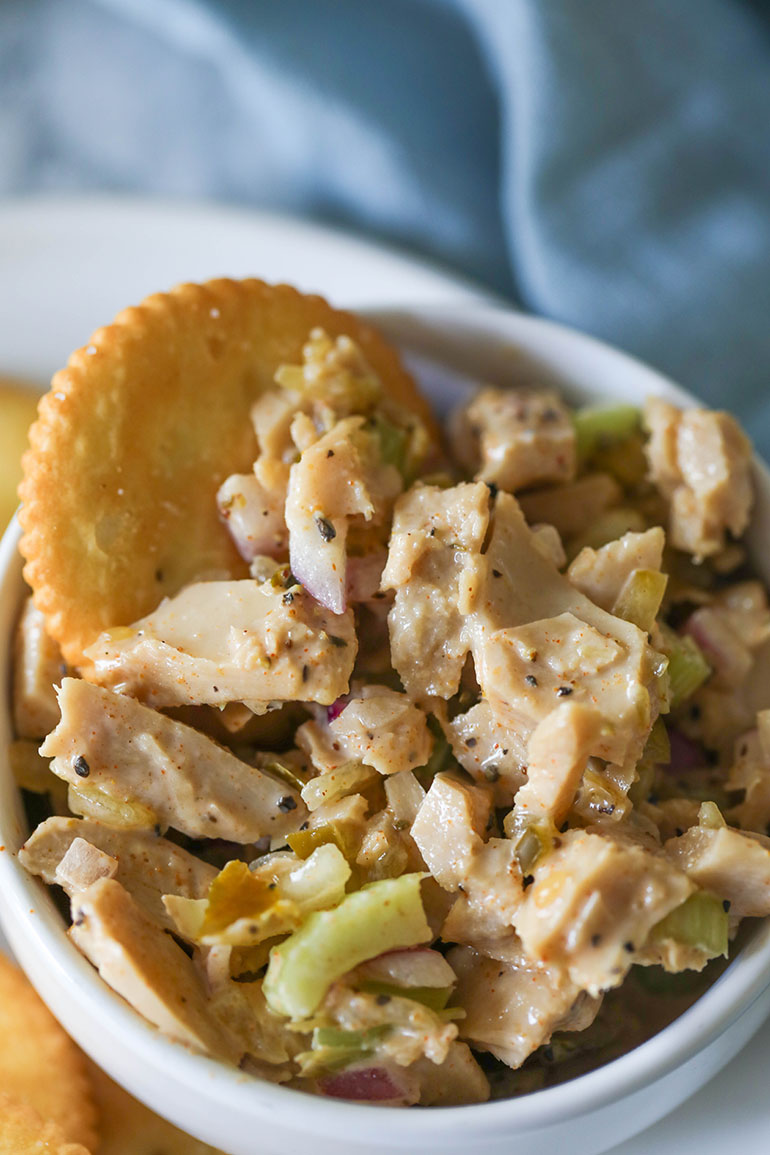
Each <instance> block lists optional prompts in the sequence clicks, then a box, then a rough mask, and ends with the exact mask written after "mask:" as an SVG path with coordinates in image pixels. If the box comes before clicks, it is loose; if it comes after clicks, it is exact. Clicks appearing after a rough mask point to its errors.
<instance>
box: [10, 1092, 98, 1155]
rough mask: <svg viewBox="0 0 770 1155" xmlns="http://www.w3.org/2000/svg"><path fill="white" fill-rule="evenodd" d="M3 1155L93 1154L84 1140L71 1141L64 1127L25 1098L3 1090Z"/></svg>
mask: <svg viewBox="0 0 770 1155" xmlns="http://www.w3.org/2000/svg"><path fill="white" fill-rule="evenodd" d="M0 1155H89V1151H88V1149H87V1148H86V1147H83V1146H81V1144H80V1143H69V1142H68V1141H67V1140H66V1139H65V1137H64V1133H63V1132H62V1130H61V1128H60V1127H57V1126H56V1124H55V1123H50V1122H46V1121H45V1120H43V1119H41V1118H40V1115H39V1114H38V1113H37V1111H36V1110H35V1109H34V1108H33V1107H30V1106H29V1104H28V1103H24V1102H22V1100H21V1099H15V1098H14V1097H13V1096H12V1095H6V1094H5V1093H4V1092H3V1091H0Z"/></svg>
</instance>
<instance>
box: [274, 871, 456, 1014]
mask: <svg viewBox="0 0 770 1155" xmlns="http://www.w3.org/2000/svg"><path fill="white" fill-rule="evenodd" d="M424 877H425V875H424V874H402V875H401V877H400V878H385V879H382V880H381V881H380V882H373V883H371V885H369V886H366V887H363V888H362V889H361V890H357V891H354V892H353V893H352V894H349V895H347V896H346V898H344V899H343V901H342V902H341V903H340V905H339V906H337V907H335V908H334V910H320V911H316V912H314V913H313V914H310V915H308V917H307V919H306V920H305V922H304V923H303V925H302V926H301V927H300V928H299V930H297V931H295V932H294V934H292V935H290V936H289V937H288V938H287V939H285V940H284V941H283V942H282V943H280V945H279V946H276V947H274V948H273V950H272V951H271V952H270V962H269V964H268V968H267V974H266V975H265V981H264V987H263V990H264V995H265V998H266V999H267V1003H268V1006H269V1007H270V1009H271V1010H273V1011H276V1012H277V1013H278V1014H281V1015H288V1016H289V1017H290V1018H292V1019H304V1018H307V1017H308V1016H309V1015H311V1014H312V1013H313V1011H314V1010H315V1009H316V1008H317V1007H318V1005H319V1004H320V1003H321V1001H322V1000H323V998H324V995H325V994H326V992H327V990H328V989H329V987H330V986H331V984H332V983H333V982H335V980H336V979H338V978H341V977H342V975H344V974H346V973H347V971H349V970H352V969H353V967H356V966H358V965H359V963H362V962H365V961H366V960H367V959H370V958H375V957H376V956H377V955H379V954H383V953H384V952H385V951H388V950H396V949H399V948H401V947H408V946H417V945H418V944H420V943H424V942H430V940H431V939H432V938H433V935H432V933H431V930H430V927H429V926H428V923H427V920H426V918H425V911H424V910H423V905H422V898H421V896H420V881H421V880H422V879H423V878H424Z"/></svg>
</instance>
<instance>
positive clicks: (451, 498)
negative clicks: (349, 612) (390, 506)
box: [382, 482, 489, 698]
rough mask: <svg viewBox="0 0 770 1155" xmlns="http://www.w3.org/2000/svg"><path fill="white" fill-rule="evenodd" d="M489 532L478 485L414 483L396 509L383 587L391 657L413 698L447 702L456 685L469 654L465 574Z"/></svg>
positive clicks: (485, 493)
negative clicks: (392, 596) (389, 600)
mask: <svg viewBox="0 0 770 1155" xmlns="http://www.w3.org/2000/svg"><path fill="white" fill-rule="evenodd" d="M488 525H489V490H488V489H487V487H486V485H483V484H481V483H480V482H477V483H476V484H473V485H458V486H455V487H454V488H453V489H446V490H442V489H439V488H438V487H436V486H431V485H419V484H418V485H415V486H413V488H412V489H410V490H409V492H408V493H406V494H404V495H403V496H402V497H401V498H400V499H399V500H398V501H397V502H396V507H395V511H394V515H393V531H392V534H391V539H390V552H389V554H388V561H387V564H386V566H385V570H384V572H383V575H382V588H383V589H384V590H388V589H394V590H395V591H396V600H395V604H394V606H393V608H392V610H391V611H390V614H389V616H388V625H389V629H390V645H391V656H392V660H393V665H394V666H395V668H396V669H397V670H398V672H399V674H400V676H401V680H402V681H403V683H404V687H405V689H406V691H407V693H408V694H410V695H411V696H412V697H417V698H419V697H421V696H425V695H436V696H438V697H442V698H449V697H451V695H452V694H453V693H454V692H455V691H456V689H457V687H458V685H459V682H460V676H461V674H462V669H463V664H464V662H465V658H466V655H467V653H468V650H469V648H470V640H469V638H468V637H467V634H466V631H465V614H466V613H467V608H468V607H467V584H468V573H469V571H470V569H471V568H472V566H473V559H474V557H475V555H476V554H477V553H478V551H479V550H480V549H481V547H482V545H483V543H484V538H485V536H486V532H487V528H488Z"/></svg>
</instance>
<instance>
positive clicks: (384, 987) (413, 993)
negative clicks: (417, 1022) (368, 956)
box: [358, 979, 452, 1011]
mask: <svg viewBox="0 0 770 1155" xmlns="http://www.w3.org/2000/svg"><path fill="white" fill-rule="evenodd" d="M358 989H359V990H362V991H364V992H365V993H366V994H369V995H389V996H390V997H391V998H397V999H412V1001H413V1002H415V1003H421V1004H422V1005H423V1006H424V1007H428V1009H429V1010H431V1011H443V1010H444V1008H445V1007H446V1005H447V1003H448V1002H449V996H450V995H451V993H452V988H451V987H399V986H397V985H396V984H395V983H380V982H377V980H376V979H363V980H362V981H361V982H360V983H359V984H358Z"/></svg>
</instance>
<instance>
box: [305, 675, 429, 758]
mask: <svg viewBox="0 0 770 1155" xmlns="http://www.w3.org/2000/svg"><path fill="white" fill-rule="evenodd" d="M296 742H297V745H298V746H299V747H300V748H301V749H303V750H305V751H306V752H307V753H308V754H309V755H310V757H311V759H312V762H313V765H314V766H316V767H317V768H318V769H319V770H321V771H328V770H336V769H338V768H339V767H340V766H341V765H342V764H343V763H345V762H348V761H351V760H354V761H358V762H363V763H364V765H366V766H373V767H374V769H375V770H377V771H378V772H379V773H380V774H383V775H387V774H398V773H399V772H400V771H402V770H414V769H416V768H417V767H418V766H424V765H425V763H426V762H427V761H428V759H429V758H430V754H431V750H432V748H433V736H432V735H431V732H430V730H429V729H428V723H427V719H426V717H425V714H424V713H423V712H422V710H420V709H418V707H417V706H414V705H413V704H412V702H411V701H410V700H409V698H407V696H406V695H405V694H399V693H397V692H396V691H395V690H391V689H389V688H388V687H387V686H378V685H368V686H364V687H362V688H361V689H360V690H358V691H357V692H356V695H355V696H354V697H353V698H351V699H350V701H349V702H348V703H347V704H346V705H345V707H344V709H343V710H341V711H340V713H339V714H338V715H337V717H336V718H334V719H333V720H332V721H331V722H320V721H310V722H305V723H304V725H302V726H300V727H299V729H298V730H297V733H296Z"/></svg>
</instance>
